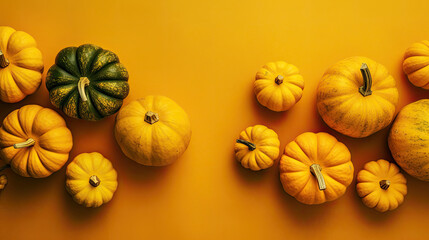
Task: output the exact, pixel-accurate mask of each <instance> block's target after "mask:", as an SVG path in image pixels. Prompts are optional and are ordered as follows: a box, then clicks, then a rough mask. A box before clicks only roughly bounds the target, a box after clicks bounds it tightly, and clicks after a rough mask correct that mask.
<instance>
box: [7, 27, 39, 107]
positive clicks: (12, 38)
mask: <svg viewBox="0 0 429 240" xmlns="http://www.w3.org/2000/svg"><path fill="white" fill-rule="evenodd" d="M42 72H43V59H42V53H41V52H40V50H39V49H38V48H37V44H36V41H35V40H34V38H33V37H32V36H30V35H29V34H28V33H25V32H23V31H16V30H15V29H13V28H11V27H5V26H2V27H0V100H2V101H3V102H7V103H16V102H19V101H21V100H22V99H24V98H25V97H26V96H27V95H30V94H33V93H34V92H35V91H36V90H37V89H38V88H39V86H40V83H41V82H42Z"/></svg>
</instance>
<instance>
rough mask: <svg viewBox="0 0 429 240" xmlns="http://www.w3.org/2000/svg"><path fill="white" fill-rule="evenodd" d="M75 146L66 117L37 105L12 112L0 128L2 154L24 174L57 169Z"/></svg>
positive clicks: (44, 174)
mask: <svg viewBox="0 0 429 240" xmlns="http://www.w3.org/2000/svg"><path fill="white" fill-rule="evenodd" d="M72 147H73V140H72V134H71V132H70V130H69V129H68V128H67V126H66V122H65V121H64V119H63V118H62V117H61V116H60V115H59V114H58V113H57V112H55V111H54V110H52V109H49V108H43V107H41V106H38V105H26V106H24V107H22V108H20V109H17V110H15V111H13V112H11V113H10V114H9V115H7V116H6V118H5V119H4V120H3V124H2V126H1V128H0V158H1V159H3V160H4V161H5V162H6V163H7V164H9V165H10V166H11V168H12V170H13V171H14V172H16V173H17V174H19V175H21V176H24V177H33V178H44V177H48V176H49V175H51V174H52V173H53V172H56V171H58V170H59V169H60V168H61V167H62V166H63V165H64V164H65V163H66V162H67V160H68V158H69V152H70V150H71V149H72Z"/></svg>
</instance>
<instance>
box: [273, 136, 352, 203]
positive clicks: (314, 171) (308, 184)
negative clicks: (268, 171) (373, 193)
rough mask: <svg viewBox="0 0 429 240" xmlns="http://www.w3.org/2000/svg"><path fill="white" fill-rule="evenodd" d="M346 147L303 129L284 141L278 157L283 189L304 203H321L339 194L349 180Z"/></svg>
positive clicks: (333, 138)
mask: <svg viewBox="0 0 429 240" xmlns="http://www.w3.org/2000/svg"><path fill="white" fill-rule="evenodd" d="M353 169H354V168H353V164H352V162H351V155H350V152H349V150H348V148H347V147H346V145H344V144H343V143H341V142H338V141H337V139H336V138H335V137H333V136H331V135H329V134H327V133H323V132H321V133H311V132H306V133H303V134H301V135H299V136H298V137H296V139H295V140H294V141H292V142H290V143H289V144H288V145H286V148H285V150H284V154H283V155H282V157H281V159H280V180H281V183H282V185H283V189H284V190H285V191H286V192H287V193H288V194H289V195H291V196H292V197H294V198H296V199H297V200H298V201H300V202H301V203H304V204H321V203H324V202H327V201H333V200H335V199H337V198H339V197H341V196H342V195H343V194H344V193H345V191H346V189H347V187H348V186H349V185H350V183H351V182H352V180H353Z"/></svg>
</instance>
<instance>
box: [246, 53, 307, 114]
mask: <svg viewBox="0 0 429 240" xmlns="http://www.w3.org/2000/svg"><path fill="white" fill-rule="evenodd" d="M303 89H304V79H303V78H302V76H301V75H300V74H299V70H298V68H297V67H295V66H294V65H292V64H289V63H286V62H283V61H277V62H269V63H267V64H266V65H264V66H263V67H262V68H261V69H260V70H259V71H258V72H257V73H256V78H255V82H254V92H255V94H256V98H257V99H258V101H259V103H260V104H261V105H262V106H265V107H267V108H269V109H271V110H273V111H276V112H280V111H286V110H288V109H289V108H291V107H292V106H293V105H295V103H297V102H298V101H299V100H300V99H301V97H302V91H303Z"/></svg>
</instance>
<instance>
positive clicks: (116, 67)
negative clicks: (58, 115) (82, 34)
mask: <svg viewBox="0 0 429 240" xmlns="http://www.w3.org/2000/svg"><path fill="white" fill-rule="evenodd" d="M46 87H47V89H48V91H49V98H50V100H51V103H52V104H53V105H54V106H55V107H57V108H59V109H61V110H62V111H63V112H64V113H65V114H67V115H68V116H70V117H73V118H81V119H85V120H90V121H96V120H100V119H102V118H104V117H107V116H110V115H112V114H114V113H116V112H117V111H118V110H119V109H120V108H121V106H122V102H123V99H125V98H126V97H127V96H128V92H129V85H128V72H127V69H125V67H124V65H122V63H120V62H119V58H118V56H116V54H114V53H113V52H111V51H108V50H104V49H102V48H100V47H98V46H95V45H92V44H85V45H81V46H80V47H68V48H64V49H63V50H61V51H60V52H59V53H58V55H57V57H56V59H55V65H53V66H52V67H51V68H50V69H49V71H48V74H47V76H46Z"/></svg>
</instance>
